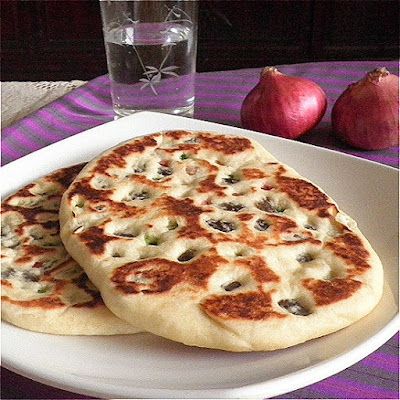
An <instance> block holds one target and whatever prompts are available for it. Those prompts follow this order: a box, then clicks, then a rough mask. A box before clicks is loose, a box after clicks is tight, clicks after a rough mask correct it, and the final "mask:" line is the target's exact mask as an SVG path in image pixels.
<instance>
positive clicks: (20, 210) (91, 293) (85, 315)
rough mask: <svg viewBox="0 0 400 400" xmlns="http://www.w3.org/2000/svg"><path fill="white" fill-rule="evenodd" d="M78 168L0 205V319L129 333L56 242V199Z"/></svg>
mask: <svg viewBox="0 0 400 400" xmlns="http://www.w3.org/2000/svg"><path fill="white" fill-rule="evenodd" d="M82 167H83V164H81V165H76V166H72V167H69V168H64V169H60V170H58V171H56V172H53V173H51V174H49V175H47V176H45V177H43V178H40V179H39V180H37V181H35V182H34V183H31V184H29V185H27V186H25V187H23V188H22V189H20V190H19V191H17V192H16V193H15V194H13V195H11V196H9V197H8V198H7V199H6V200H4V202H3V203H2V204H1V212H2V236H1V250H2V255H1V259H2V265H1V275H2V276H1V285H2V297H1V299H2V318H3V319H5V320H6V321H8V322H11V323H13V324H15V325H17V326H20V327H23V328H26V329H30V330H37V331H40V332H47V333H58V334H116V333H133V332H136V331H137V330H136V328H133V327H131V326H130V325H129V324H127V323H126V322H124V321H122V320H120V319H118V318H117V317H115V316H114V315H113V314H112V313H111V312H110V311H109V310H108V309H107V308H106V306H105V305H104V302H103V300H102V298H101V296H100V293H99V291H98V290H97V289H96V288H95V287H94V286H93V284H92V283H91V282H90V281H89V279H88V277H87V275H86V274H85V273H84V271H83V270H82V268H81V267H80V266H79V265H78V264H77V263H76V262H75V261H74V260H73V259H72V258H71V257H70V256H69V254H68V253H67V251H66V250H65V248H64V246H63V244H62V242H61V239H60V237H59V219H58V213H59V204H60V201H61V196H62V194H63V193H64V191H65V190H66V189H67V187H68V186H69V185H70V183H71V182H72V181H73V179H74V178H75V177H76V175H77V174H78V172H79V171H80V170H81V169H82Z"/></svg>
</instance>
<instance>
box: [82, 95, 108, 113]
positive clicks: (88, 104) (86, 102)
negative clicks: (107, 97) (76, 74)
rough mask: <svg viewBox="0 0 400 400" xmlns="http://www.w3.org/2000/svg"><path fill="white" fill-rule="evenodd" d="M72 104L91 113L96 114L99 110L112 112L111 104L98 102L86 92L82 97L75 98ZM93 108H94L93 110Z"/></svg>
mask: <svg viewBox="0 0 400 400" xmlns="http://www.w3.org/2000/svg"><path fill="white" fill-rule="evenodd" d="M74 103H75V104H78V105H79V106H81V107H84V108H87V109H89V110H90V111H91V112H95V113H98V112H99V110H100V109H103V110H106V111H107V112H112V108H111V104H109V103H106V102H104V101H102V100H99V99H98V98H97V97H96V96H94V95H93V94H91V93H89V92H86V93H85V95H84V96H80V97H76V98H75V99H74ZM93 106H95V108H93Z"/></svg>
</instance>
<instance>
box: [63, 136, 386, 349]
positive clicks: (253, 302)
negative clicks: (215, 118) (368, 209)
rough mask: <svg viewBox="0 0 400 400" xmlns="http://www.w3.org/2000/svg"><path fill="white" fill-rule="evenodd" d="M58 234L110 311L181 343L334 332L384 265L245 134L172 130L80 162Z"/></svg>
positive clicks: (244, 343)
mask: <svg viewBox="0 0 400 400" xmlns="http://www.w3.org/2000/svg"><path fill="white" fill-rule="evenodd" d="M60 220H61V225H62V230H61V237H62V239H63V241H64V244H65V246H66V248H67V249H68V251H69V252H70V253H71V254H72V255H73V256H74V258H76V260H78V261H79V263H80V264H81V265H82V266H83V268H84V269H85V271H86V272H87V274H88V276H89V277H90V279H91V280H92V281H93V282H94V283H95V284H96V286H97V287H98V288H99V290H100V292H101V293H102V296H103V298H104V301H105V303H106V304H107V306H108V307H109V308H110V309H111V310H112V311H113V312H114V313H115V314H116V315H118V316H119V317H120V318H122V319H125V320H126V321H128V322H130V323H132V324H136V325H137V326H139V327H140V328H142V329H144V330H146V331H149V332H153V333H155V334H157V335H161V336H163V337H166V338H169V339H172V340H175V341H179V342H182V343H185V344H188V345H195V346H201V347H209V348H217V349H223V350H230V351H254V350H274V349H279V348H284V347H288V346H292V345H295V344H297V343H301V342H304V341H306V340H309V339H312V338H316V337H319V336H322V335H326V334H328V333H331V332H334V331H337V330H339V329H341V328H344V327H346V326H348V325H350V324H351V323H353V322H355V321H357V320H359V319H360V318H362V317H363V316H364V315H366V314H368V313H369V312H370V311H371V310H372V309H373V308H374V307H375V305H376V304H377V303H378V301H379V299H380V298H381V294H382V283H383V273H382V265H381V262H380V260H379V258H378V256H377V255H376V253H375V252H374V250H373V249H372V248H371V246H370V245H369V243H368V242H367V240H366V239H365V237H364V236H363V235H362V234H361V233H360V231H359V230H358V228H357V227H356V223H355V222H354V221H353V220H352V219H351V218H350V217H349V216H347V215H346V214H345V213H344V212H342V211H340V210H339V208H338V207H337V205H336V204H335V202H334V201H333V200H332V199H331V198H330V197H329V196H328V195H327V194H325V193H324V192H323V191H322V190H321V189H319V188H318V187H317V186H315V185H314V184H312V183H311V182H310V181H308V180H307V179H305V178H303V177H301V176H300V175H299V174H298V173H296V172H295V171H294V170H293V169H291V168H290V167H288V166H286V165H283V164H281V163H279V161H278V160H276V159H275V158H274V157H273V156H272V155H271V154H269V153H268V152H267V151H266V150H265V149H264V148H263V147H262V146H261V145H260V144H258V143H256V142H255V141H253V140H250V139H247V138H245V137H238V136H228V135H217V134H214V133H209V132H190V131H169V132H161V133H157V134H153V135H149V136H145V137H140V138H137V139H133V140H130V141H128V142H125V143H122V144H121V145H119V146H117V147H115V148H113V149H111V150H108V151H106V152H105V153H103V154H101V155H100V156H98V157H97V158H96V159H94V160H93V161H92V162H90V163H89V164H88V165H87V166H86V167H85V168H84V169H83V171H82V172H81V173H80V174H79V175H78V177H77V178H76V179H75V181H74V182H73V183H72V185H71V186H70V188H69V189H68V190H67V192H66V193H65V194H64V196H63V199H62V204H61V209H60Z"/></svg>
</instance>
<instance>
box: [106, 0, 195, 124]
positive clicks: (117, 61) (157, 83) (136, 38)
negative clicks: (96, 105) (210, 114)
mask: <svg viewBox="0 0 400 400" xmlns="http://www.w3.org/2000/svg"><path fill="white" fill-rule="evenodd" d="M100 7H101V15H102V22H103V34H104V42H105V48H106V56H107V66H108V73H109V77H110V81H111V97H112V101H113V108H114V111H115V113H116V114H117V115H119V116H124V115H129V114H132V113H134V112H136V111H141V110H148V111H158V112H165V113H170V114H178V115H186V116H191V115H193V105H194V77H195V71H196V47H197V11H198V4H197V1H196V0H178V1H163V0H161V1H146V0H132V1H125V0H124V1H121V0H100Z"/></svg>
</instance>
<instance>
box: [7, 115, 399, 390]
mask: <svg viewBox="0 0 400 400" xmlns="http://www.w3.org/2000/svg"><path fill="white" fill-rule="evenodd" d="M166 129H194V130H211V131H216V132H220V133H229V134H239V135H244V136H248V137H250V138H254V139H256V140H258V141H259V142H260V143H262V144H263V145H264V146H265V147H266V148H267V149H268V150H269V151H270V152H271V153H273V154H274V155H275V156H276V157H277V158H278V159H280V160H281V161H282V162H285V163H287V164H289V165H290V166H292V167H294V168H295V169H297V171H298V172H299V173H300V174H302V175H304V176H306V177H308V178H309V179H311V180H313V181H314V182H315V183H316V184H318V185H320V186H321V187H322V188H324V189H325V191H326V192H327V193H328V194H329V195H331V196H332V197H333V198H334V199H335V200H336V201H337V202H338V203H339V205H340V206H341V208H342V209H343V210H344V211H346V212H347V213H349V214H350V215H351V216H352V217H353V218H355V219H356V220H357V221H358V223H359V226H360V228H361V230H362V231H363V233H364V234H365V235H366V237H367V238H368V239H369V240H370V242H371V244H372V246H373V247H374V248H375V249H376V251H377V252H378V254H379V255H380V257H381V259H382V262H383V264H384V267H385V281H386V283H385V291H384V296H383V298H382V301H381V302H380V304H379V305H378V306H377V308H376V309H375V310H374V311H373V312H372V313H371V314H370V315H368V316H367V317H365V318H363V319H362V320H361V321H359V322H357V323H356V324H354V325H352V326H350V327H348V328H346V329H343V330H341V331H339V332H336V333H334V334H331V335H328V336H326V337H323V338H319V339H315V340H312V341H309V342H307V343H305V344H301V345H298V346H294V347H292V348H289V349H285V350H279V351H274V352H270V353H267V352H258V353H241V354H238V353H227V352H222V351H214V350H207V349H198V348H193V347H187V346H184V345H181V344H178V343H174V342H171V341H168V340H165V339H162V338H158V337H156V336H153V335H150V334H145V333H143V334H138V335H132V336H114V337H100V336H93V337H71V336H52V335H47V334H40V333H34V332H29V331H26V330H23V329H19V328H17V327H14V326H11V325H9V324H7V323H4V322H3V323H2V333H1V336H2V358H3V366H5V367H6V368H8V369H10V370H12V371H14V372H17V373H19V374H21V375H24V376H26V377H29V378H31V379H34V380H37V381H39V382H42V383H45V384H48V385H52V386H55V387H58V388H61V389H65V390H69V391H72V392H77V393H82V394H86V395H91V396H98V397H102V398H113V397H114V398H134V397H136V398H141V397H153V398H154V397H155V398H171V397H175V398H198V397H203V398H219V397H221V398H223V397H225V398H238V397H241V398H243V397H272V396H276V395H279V394H282V393H285V392H289V391H292V390H295V389H298V388H300V387H303V386H306V385H309V384H311V383H314V382H316V381H319V380H321V379H324V378H326V377H328V376H330V375H333V374H335V373H337V372H339V371H341V370H343V369H344V368H346V367H348V366H350V365H352V364H354V363H355V362H357V361H359V360H360V359H362V358H363V357H365V356H367V355H368V354H369V353H371V352H373V351H374V350H376V349H377V348H378V347H379V346H381V345H382V344H384V343H385V342H386V341H387V340H388V339H389V338H390V337H391V336H392V335H393V334H394V333H395V332H396V330H397V329H398V324H397V314H398V251H397V248H398V247H397V246H398V225H397V221H398V215H397V212H398V197H397V195H398V190H397V189H398V173H397V170H395V169H393V168H390V167H385V166H382V165H379V164H376V163H373V162H369V161H364V160H361V159H357V158H354V157H350V156H347V155H343V154H341V153H338V152H334V151H329V150H325V149H322V148H318V147H314V146H311V145H307V144H303V143H299V142H294V141H289V140H285V139H280V138H276V137H273V136H268V135H263V134H259V133H255V132H251V131H247V130H243V129H238V128H232V127H229V126H224V125H218V124H214V123H210V122H205V121H198V120H194V119H189V118H182V117H175V116H170V115H164V114H156V113H149V112H143V113H139V114H136V115H133V116H130V117H126V118H123V119H120V120H117V121H114V122H110V123H107V124H105V125H102V126H99V127H96V128H93V129H90V130H88V131H86V132H83V133H80V134H78V135H76V136H73V137H70V138H68V139H66V140H63V141H61V142H58V143H55V144H53V145H51V146H48V147H45V148H43V149H41V150H39V151H37V152H35V153H32V154H29V155H28V156H25V157H23V158H21V159H19V160H17V161H15V162H13V163H10V164H8V165H6V166H5V167H3V168H2V172H1V179H2V191H3V193H2V195H3V196H4V195H7V194H9V193H11V192H13V191H15V190H16V189H17V188H19V187H21V186H22V185H24V184H27V183H29V182H31V181H32V180H33V179H35V178H38V177H39V176H41V175H43V174H46V173H48V172H50V171H52V170H54V169H57V168H60V167H62V166H68V165H71V164H75V163H78V162H81V161H85V160H89V159H91V158H92V157H94V156H95V155H97V154H98V153H99V152H101V151H103V150H105V149H107V148H109V147H111V146H113V145H115V144H117V143H119V142H121V141H123V140H127V139H129V138H132V137H135V136H140V135H144V134H148V133H152V132H155V131H159V130H166ZM295 334H296V332H288V335H295Z"/></svg>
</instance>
